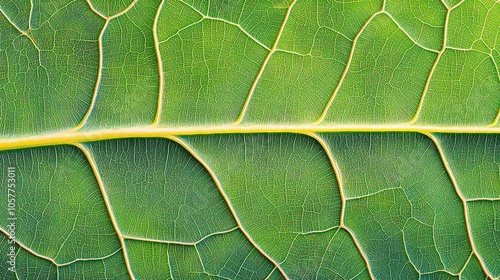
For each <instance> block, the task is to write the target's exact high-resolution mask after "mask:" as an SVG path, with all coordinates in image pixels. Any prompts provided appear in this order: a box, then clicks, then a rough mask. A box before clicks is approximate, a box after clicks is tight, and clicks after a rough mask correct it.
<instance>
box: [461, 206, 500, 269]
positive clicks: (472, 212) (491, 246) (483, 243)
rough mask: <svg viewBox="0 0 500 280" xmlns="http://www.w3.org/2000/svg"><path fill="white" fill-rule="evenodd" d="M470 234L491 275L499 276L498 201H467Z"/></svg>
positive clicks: (499, 233) (499, 213) (499, 235)
mask: <svg viewBox="0 0 500 280" xmlns="http://www.w3.org/2000/svg"><path fill="white" fill-rule="evenodd" d="M468 205H469V217H470V226H471V232H472V236H473V237H474V243H475V244H476V248H477V252H478V254H479V255H480V256H481V258H482V259H483V260H484V263H485V265H486V268H487V269H488V270H489V271H490V272H491V275H493V277H495V278H497V277H499V276H500V263H499V262H498V256H499V255H500V203H499V201H474V202H469V203H468Z"/></svg>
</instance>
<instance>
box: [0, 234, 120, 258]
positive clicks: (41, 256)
mask: <svg viewBox="0 0 500 280" xmlns="http://www.w3.org/2000/svg"><path fill="white" fill-rule="evenodd" d="M0 232H2V233H3V234H5V235H6V236H9V233H8V232H7V231H5V230H4V229H3V228H0ZM15 242H16V244H17V245H18V246H19V247H20V248H22V249H23V250H25V251H27V252H28V253H30V254H32V255H33V256H35V257H38V258H41V259H44V260H46V261H49V262H51V263H52V264H54V265H55V266H57V267H61V266H67V265H71V264H74V263H76V262H84V261H99V260H104V259H107V258H109V257H112V256H114V255H115V254H116V253H118V252H119V251H120V250H121V248H118V249H117V250H116V251H114V252H112V253H110V254H108V255H106V256H103V257H91V258H76V259H74V260H72V261H69V262H65V263H58V262H56V261H55V260H54V259H52V258H50V257H47V256H45V255H42V254H39V253H37V252H35V251H33V250H32V249H31V248H29V247H28V246H26V245H25V244H24V243H22V242H20V241H19V240H18V239H16V241H15Z"/></svg>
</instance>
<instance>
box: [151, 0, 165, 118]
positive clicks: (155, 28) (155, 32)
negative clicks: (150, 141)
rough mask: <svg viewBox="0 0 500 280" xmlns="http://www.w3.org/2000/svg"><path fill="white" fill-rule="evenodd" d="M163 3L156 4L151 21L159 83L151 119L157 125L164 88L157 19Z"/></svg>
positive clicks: (163, 1)
mask: <svg viewBox="0 0 500 280" xmlns="http://www.w3.org/2000/svg"><path fill="white" fill-rule="evenodd" d="M164 3H165V0H162V1H161V3H160V5H159V6H158V11H156V15H155V19H154V22H153V40H154V44H155V51H156V59H157V61H158V62H157V63H158V78H159V80H160V81H159V85H158V108H156V116H155V119H154V121H153V126H155V125H157V124H158V123H160V116H161V110H162V107H163V90H164V88H165V80H164V73H163V60H162V58H161V53H160V43H159V42H158V20H159V18H160V14H161V10H162V8H163V5H164Z"/></svg>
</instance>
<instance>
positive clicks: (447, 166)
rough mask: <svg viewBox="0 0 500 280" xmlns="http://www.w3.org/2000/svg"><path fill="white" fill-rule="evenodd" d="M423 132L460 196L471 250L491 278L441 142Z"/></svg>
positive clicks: (464, 201)
mask: <svg viewBox="0 0 500 280" xmlns="http://www.w3.org/2000/svg"><path fill="white" fill-rule="evenodd" d="M423 134H424V135H426V136H427V137H429V138H430V139H431V140H432V142H434V145H435V146H436V149H437V150H438V152H439V156H440V157H441V161H442V162H443V165H444V168H445V169H446V172H447V173H448V176H449V178H450V180H451V182H452V184H453V187H454V188H455V192H456V194H457V195H458V197H459V198H460V200H461V201H462V205H463V207H464V218H465V225H466V227H467V236H468V238H469V242H470V245H471V248H472V252H473V253H474V254H475V255H476V257H477V259H478V260H479V263H480V264H481V267H482V269H483V271H484V273H485V274H486V275H487V276H488V277H489V278H493V277H492V274H491V272H490V271H489V270H488V268H487V267H486V264H485V262H484V259H483V258H482V257H481V255H480V254H479V252H478V251H477V248H476V243H475V242H474V237H473V236H472V230H471V225H470V220H469V206H468V205H467V200H466V198H465V197H464V195H463V193H462V190H461V189H460V188H459V187H458V182H457V180H456V179H455V176H454V175H453V172H452V170H451V167H450V164H449V163H448V161H447V160H446V157H445V155H444V151H443V149H442V148H441V144H440V143H439V140H438V139H437V138H436V137H435V136H434V135H433V134H431V133H423Z"/></svg>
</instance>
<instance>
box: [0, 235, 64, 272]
mask: <svg viewBox="0 0 500 280" xmlns="http://www.w3.org/2000/svg"><path fill="white" fill-rule="evenodd" d="M0 232H2V233H3V234H5V236H7V237H9V236H10V234H9V233H8V232H7V231H6V230H4V229H3V228H1V227H0ZM15 242H16V244H17V245H18V246H19V247H21V248H23V249H24V250H26V251H27V252H29V253H30V254H32V255H33V256H36V257H38V258H41V259H44V260H47V261H49V262H51V263H53V264H54V265H56V266H60V264H58V263H57V262H56V261H55V260H53V259H52V258H50V257H47V256H44V255H42V254H39V253H37V252H35V251H33V250H32V249H31V248H29V247H28V246H26V245H24V244H23V243H22V242H20V241H19V239H16V240H15Z"/></svg>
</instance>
